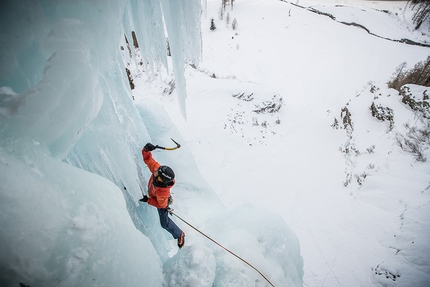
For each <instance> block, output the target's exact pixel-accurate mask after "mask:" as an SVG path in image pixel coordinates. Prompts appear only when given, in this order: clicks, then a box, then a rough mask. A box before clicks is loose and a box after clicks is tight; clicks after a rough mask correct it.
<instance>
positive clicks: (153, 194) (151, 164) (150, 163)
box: [142, 149, 175, 208]
mask: <svg viewBox="0 0 430 287" xmlns="http://www.w3.org/2000/svg"><path fill="white" fill-rule="evenodd" d="M142 156H143V161H144V162H145V164H146V166H147V167H148V169H149V171H150V172H151V173H152V175H151V177H150V178H149V182H148V197H149V199H148V204H150V205H152V206H155V207H157V208H166V207H167V206H168V205H169V203H168V202H169V197H170V188H171V187H172V186H173V185H174V184H175V180H173V182H172V183H171V185H170V186H167V187H159V186H155V185H154V183H153V182H154V171H156V170H158V168H159V167H160V164H159V163H158V162H157V161H156V160H155V159H154V158H153V157H152V153H151V152H150V151H145V150H144V149H142Z"/></svg>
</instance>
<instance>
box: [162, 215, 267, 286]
mask: <svg viewBox="0 0 430 287" xmlns="http://www.w3.org/2000/svg"><path fill="white" fill-rule="evenodd" d="M167 211H168V212H169V214H170V215H174V216H176V217H177V218H179V219H180V220H182V221H183V222H184V223H185V224H187V225H188V226H190V227H191V228H192V229H194V230H195V231H197V232H198V233H200V234H201V235H203V236H204V237H206V238H207V239H209V240H210V241H212V242H213V243H215V244H216V245H218V246H219V247H221V248H222V249H224V250H225V251H227V252H229V253H230V254H232V255H233V256H235V257H237V258H238V259H240V260H242V261H243V262H244V263H246V264H247V265H248V266H250V267H251V268H252V269H254V270H255V271H257V272H258V273H259V274H260V275H261V276H262V277H263V278H264V279H265V280H266V281H267V282H268V283H269V284H270V285H271V286H273V287H275V285H273V283H272V282H270V280H269V279H268V278H267V277H266V276H264V274H263V273H261V272H260V271H259V270H258V269H257V268H255V267H254V266H253V265H252V264H250V263H249V262H247V261H246V260H245V259H243V258H241V257H240V256H239V255H237V254H235V253H234V252H232V251H230V250H228V249H227V248H225V247H224V246H222V245H221V244H219V243H218V242H216V241H215V240H213V239H212V238H210V237H209V236H207V235H206V234H204V233H203V232H201V231H200V230H198V229H197V228H196V227H194V226H192V225H191V224H190V223H188V222H187V221H185V220H184V219H182V218H181V217H179V216H178V215H177V214H176V213H174V212H173V209H172V208H170V207H169V208H167Z"/></svg>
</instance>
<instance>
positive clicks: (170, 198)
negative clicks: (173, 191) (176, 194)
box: [167, 196, 173, 205]
mask: <svg viewBox="0 0 430 287" xmlns="http://www.w3.org/2000/svg"><path fill="white" fill-rule="evenodd" d="M167 204H168V205H172V204H173V197H171V196H170V197H169V199H168V201H167Z"/></svg>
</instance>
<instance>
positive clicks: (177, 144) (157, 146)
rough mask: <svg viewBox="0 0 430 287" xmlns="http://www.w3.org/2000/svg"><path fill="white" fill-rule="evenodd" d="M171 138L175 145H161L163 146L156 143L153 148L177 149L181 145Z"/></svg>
mask: <svg viewBox="0 0 430 287" xmlns="http://www.w3.org/2000/svg"><path fill="white" fill-rule="evenodd" d="M171 140H172V142H174V143H175V144H176V146H175V147H163V146H159V145H156V146H155V148H159V149H164V150H175V149H178V148H180V147H181V145H180V144H179V143H177V142H175V140H174V139H172V138H171Z"/></svg>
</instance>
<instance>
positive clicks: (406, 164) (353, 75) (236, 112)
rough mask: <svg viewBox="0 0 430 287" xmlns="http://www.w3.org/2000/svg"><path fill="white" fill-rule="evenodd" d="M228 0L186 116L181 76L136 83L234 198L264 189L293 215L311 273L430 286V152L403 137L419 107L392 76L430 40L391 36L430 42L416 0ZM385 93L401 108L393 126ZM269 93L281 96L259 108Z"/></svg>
mask: <svg viewBox="0 0 430 287" xmlns="http://www.w3.org/2000/svg"><path fill="white" fill-rule="evenodd" d="M218 2H219V1H208V11H207V17H204V18H203V20H202V33H203V58H202V61H201V63H200V65H199V66H198V67H197V68H192V67H188V68H187V70H186V74H187V90H188V98H187V120H184V119H183V117H182V116H181V115H180V113H178V108H177V103H176V99H175V93H174V92H173V94H172V95H168V93H163V91H168V90H169V86H168V85H167V83H168V82H169V80H170V78H169V79H167V80H164V81H163V82H162V83H160V84H156V83H154V82H152V83H148V82H147V81H145V80H144V79H136V83H137V87H138V88H137V89H136V91H135V92H134V94H135V96H136V97H137V98H146V97H150V98H152V99H154V100H156V101H158V102H159V103H160V104H161V105H163V106H164V107H165V109H166V111H167V112H168V114H169V115H170V116H171V117H172V119H173V122H174V123H175V124H176V126H177V127H178V129H179V131H180V132H181V134H182V135H183V137H184V139H185V140H186V142H188V144H189V148H190V149H191V150H192V152H193V154H194V155H195V157H196V161H197V164H198V166H199V169H200V171H201V173H202V176H203V177H204V178H205V179H207V180H208V181H209V184H210V185H211V186H212V187H213V188H214V190H215V192H216V193H217V194H218V195H219V197H220V199H221V200H222V201H223V203H224V204H225V205H226V206H227V208H229V209H233V208H235V207H238V206H241V205H243V204H246V203H253V204H258V205H261V206H264V207H265V208H269V209H271V210H273V211H274V212H276V213H278V214H280V215H281V216H282V217H283V218H284V220H285V222H286V223H287V224H288V225H289V226H290V227H291V228H292V229H293V231H294V232H295V233H296V234H297V235H298V237H299V241H300V246H301V252H302V256H303V258H304V270H305V273H304V286H411V285H413V286H427V285H428V284H429V282H430V278H429V275H428V274H429V271H430V262H429V259H428V258H427V256H426V254H428V253H429V249H428V248H429V244H428V243H429V241H428V238H430V227H429V224H428V223H427V218H428V216H429V215H430V205H429V188H428V187H429V181H430V180H429V173H428V171H429V170H428V163H427V162H419V161H416V160H415V158H414V156H413V155H411V154H410V153H408V152H405V151H403V150H402V149H401V148H400V147H399V145H398V144H397V139H398V134H404V133H405V129H404V126H403V125H404V124H405V123H409V124H411V125H414V124H417V125H419V121H417V117H418V116H417V115H416V113H415V112H414V111H412V110H411V109H410V108H409V107H408V106H407V105H405V104H403V103H401V97H400V96H399V95H398V92H397V91H395V90H389V89H388V88H387V87H386V82H387V81H388V80H389V79H390V78H391V75H392V73H393V72H394V71H395V69H396V67H397V66H398V65H399V64H400V63H402V62H404V61H406V62H407V63H408V67H412V66H413V65H414V64H415V63H417V62H418V61H422V60H425V59H426V57H427V56H428V55H429V51H430V50H429V48H428V47H422V46H415V45H408V44H404V43H399V42H396V41H390V40H387V39H383V38H392V39H402V38H407V39H410V40H412V41H417V42H421V43H424V44H426V43H428V41H429V37H428V35H427V34H425V33H423V34H421V33H418V32H413V31H412V29H411V22H410V17H409V16H410V11H409V10H408V9H405V6H404V5H405V4H406V2H401V1H393V2H390V1H341V3H339V1H294V2H293V3H292V4H290V3H288V2H282V1H267V0H266V1H259V0H253V1H235V3H234V8H233V9H230V7H227V10H226V12H225V13H224V19H223V20H220V19H219V10H220V3H218ZM335 2H336V3H335ZM293 4H294V5H293ZM335 4H342V6H341V7H337V6H335ZM298 5H299V6H301V7H299V6H298ZM302 7H314V9H320V11H322V12H326V13H331V14H332V15H334V16H335V18H336V19H338V20H340V21H344V22H348V21H350V22H356V23H357V24H360V25H362V26H363V27H366V28H367V29H368V30H369V31H371V32H372V33H373V34H375V35H378V36H380V37H377V36H375V35H371V34H369V33H368V32H367V31H366V30H365V29H360V28H357V27H356V26H348V25H344V24H341V23H339V22H338V21H333V19H332V18H330V17H327V16H326V15H321V14H318V13H314V12H312V11H309V9H304V8H302ZM382 10H388V11H389V13H387V12H386V11H385V12H384V11H382ZM227 13H228V14H229V17H230V24H229V25H227V24H226V14H227ZM211 18H213V19H214V23H215V25H216V28H217V29H216V30H215V31H211V30H210V26H211V25H210V22H211V21H210V20H211ZM234 18H236V20H237V23H238V27H237V29H236V30H233V29H232V28H231V21H232V20H233V19H234ZM424 32H425V31H424ZM148 85H150V86H151V87H150V88H151V89H153V91H152V92H151V94H149V95H148V94H147V93H146V92H144V91H148V90H149V89H150V88H149V87H147V86H148ZM139 87H140V88H142V89H144V91H143V90H139V89H140V88H139ZM422 92H423V91H420V92H419V94H418V96H419V95H421V97H422ZM427 93H428V92H427ZM160 95H161V97H160ZM280 99H282V100H280ZM373 102H374V103H375V105H381V106H383V107H384V108H386V107H389V108H390V109H392V111H393V112H394V121H393V127H392V128H391V129H390V123H389V121H380V120H378V119H377V118H375V117H373V116H372V113H371V110H370V107H371V106H372V103H373ZM264 103H273V104H275V106H276V105H280V107H281V108H280V109H279V111H276V112H274V113H257V112H254V111H253V110H258V109H259V108H261V107H262V106H264ZM345 108H347V109H348V111H349V112H350V114H351V121H352V124H353V130H352V129H351V130H349V128H348V127H346V128H345V127H344V126H343V119H344V117H345V115H344V113H345V112H342V110H344V109H345ZM344 111H345V110H344ZM336 120H337V121H338V123H339V125H338V128H336V125H334V123H335V121H336ZM426 148H427V147H425V149H426ZM425 153H426V155H427V156H428V151H425Z"/></svg>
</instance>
